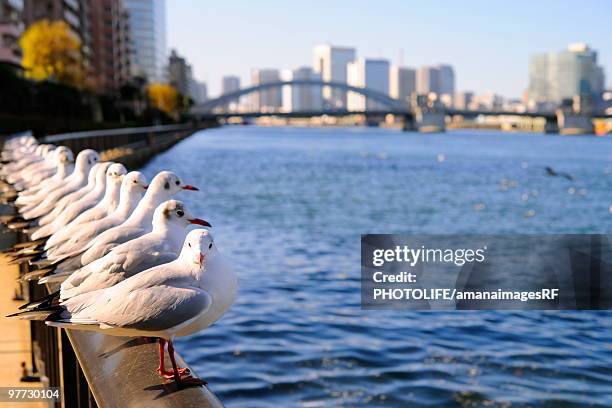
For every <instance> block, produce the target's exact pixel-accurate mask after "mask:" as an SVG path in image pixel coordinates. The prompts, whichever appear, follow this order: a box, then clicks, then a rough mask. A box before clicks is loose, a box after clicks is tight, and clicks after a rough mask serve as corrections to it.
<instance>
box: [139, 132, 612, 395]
mask: <svg viewBox="0 0 612 408" xmlns="http://www.w3.org/2000/svg"><path fill="white" fill-rule="evenodd" d="M545 166H550V167H552V168H554V169H555V170H559V171H565V172H568V173H570V174H572V175H573V176H574V177H575V181H574V182H572V181H568V180H566V179H564V178H561V177H550V176H546V175H545V174H544V167H545ZM166 168H168V169H171V170H174V171H176V172H177V173H178V174H179V175H181V176H182V177H183V179H184V180H185V181H186V182H188V183H191V184H195V185H198V186H200V187H201V188H202V189H203V193H200V194H197V195H196V194H193V193H184V194H183V193H182V194H180V197H179V199H181V200H183V201H185V202H186V203H187V204H188V206H189V208H191V209H192V212H193V213H194V214H197V215H198V216H202V217H205V218H206V219H208V220H210V221H211V222H212V223H213V225H214V226H215V229H214V231H215V238H216V242H217V243H218V245H219V247H220V248H221V250H222V251H223V252H224V253H225V254H227V256H229V257H230V258H231V259H232V260H233V262H234V264H235V265H236V268H237V270H238V273H239V276H240V284H241V289H240V293H239V297H238V300H237V302H236V304H235V305H234V307H233V308H232V309H231V311H230V312H229V313H228V315H226V316H225V317H224V318H223V319H222V320H221V321H220V322H218V323H217V324H216V325H215V326H213V327H211V328H210V329H208V330H206V331H205V332H203V333H200V334H198V335H195V336H192V337H190V338H185V339H182V340H180V341H179V345H178V347H179V349H180V351H181V353H182V354H183V356H184V357H185V358H186V359H187V360H188V361H189V362H190V363H191V364H192V365H193V366H194V367H195V368H196V369H197V372H198V374H200V375H201V376H202V377H203V378H206V379H207V380H208V381H209V383H210V384H211V388H212V389H213V390H214V391H215V392H216V393H217V394H218V395H219V396H220V398H221V399H222V401H223V402H224V403H225V404H226V405H227V406H228V407H277V406H280V407H298V406H303V407H337V406H343V407H344V406H366V405H367V406H398V407H403V406H432V407H433V406H435V407H439V406H449V407H452V406H458V407H477V406H497V407H508V406H512V407H515V406H516V407H522V406H534V405H537V406H546V407H578V406H602V407H603V406H612V364H611V363H612V312H520V313H519V312H493V311H489V312H401V311H368V312H366V311H362V310H361V309H360V306H359V301H360V292H359V279H360V266H359V265H360V260H359V256H360V251H359V236H360V234H363V233H374V232H378V233H392V232H393V233H466V232H472V233H512V232H518V233H542V232H549V233H560V232H561V233H563V232H574V233H580V232H605V233H612V194H611V192H612V138H595V137H555V136H544V135H528V134H517V133H505V134H502V133H496V132H476V131H460V132H459V131H456V132H448V133H446V134H440V135H423V134H417V133H402V132H398V131H392V130H383V129H373V128H355V129H336V128H323V129H309V128H307V129H302V128H258V127H225V128H219V129H214V130H207V131H204V132H201V133H199V134H197V135H195V136H193V137H191V138H189V139H187V140H185V141H183V142H182V143H180V144H178V145H177V146H175V147H174V148H172V149H171V150H169V151H168V152H166V153H164V154H162V155H160V156H158V157H157V158H155V159H154V160H153V161H152V162H150V163H149V164H148V165H147V166H146V167H145V172H146V174H147V175H148V176H149V177H151V176H152V175H154V174H155V173H156V172H157V171H159V170H162V169H166Z"/></svg>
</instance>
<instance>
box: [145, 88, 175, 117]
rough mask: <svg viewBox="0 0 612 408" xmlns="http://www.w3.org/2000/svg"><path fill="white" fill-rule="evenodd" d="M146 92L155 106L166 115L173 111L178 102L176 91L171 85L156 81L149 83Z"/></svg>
mask: <svg viewBox="0 0 612 408" xmlns="http://www.w3.org/2000/svg"><path fill="white" fill-rule="evenodd" d="M148 94H149V100H150V101H151V104H152V105H153V106H154V107H155V108H157V109H159V110H161V111H163V112H165V113H167V114H168V115H172V114H174V113H175V111H176V107H177V103H178V92H177V90H176V89H175V88H174V87H173V86H171V85H167V84H162V83H158V82H156V83H152V84H151V85H149V88H148Z"/></svg>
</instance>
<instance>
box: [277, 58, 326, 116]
mask: <svg viewBox="0 0 612 408" xmlns="http://www.w3.org/2000/svg"><path fill="white" fill-rule="evenodd" d="M299 79H303V80H314V81H320V80H321V74H319V73H316V72H314V70H313V69H312V68H310V67H301V68H297V69H294V70H287V71H286V72H284V75H283V80H284V81H293V80H299ZM322 109H323V96H322V89H321V87H320V86H310V85H294V86H284V87H283V111H285V112H304V111H320V110H322Z"/></svg>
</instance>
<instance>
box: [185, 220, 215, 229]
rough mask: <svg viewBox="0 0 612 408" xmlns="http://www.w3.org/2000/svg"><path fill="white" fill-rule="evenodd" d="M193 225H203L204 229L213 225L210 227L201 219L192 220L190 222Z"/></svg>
mask: <svg viewBox="0 0 612 408" xmlns="http://www.w3.org/2000/svg"><path fill="white" fill-rule="evenodd" d="M188 221H189V222H190V223H191V224H197V225H202V226H204V227H211V228H212V225H210V223H209V222H208V221H206V220H203V219H201V218H193V219H191V220H188Z"/></svg>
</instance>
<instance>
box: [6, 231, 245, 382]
mask: <svg viewBox="0 0 612 408" xmlns="http://www.w3.org/2000/svg"><path fill="white" fill-rule="evenodd" d="M237 289H238V279H237V276H236V274H235V273H234V271H233V269H232V268H231V267H229V265H228V264H227V263H225V262H224V261H223V259H222V258H221V256H220V254H219V253H218V251H217V248H216V247H215V245H214V242H213V239H212V236H211V234H210V233H209V232H208V231H207V230H204V229H196V230H193V231H191V232H190V233H189V234H188V235H187V238H186V240H185V243H184V245H183V249H182V251H181V253H180V255H179V257H178V258H177V259H176V260H174V261H172V262H169V263H166V264H163V265H159V266H156V267H153V268H151V269H148V270H146V271H143V272H141V273H139V274H137V275H135V276H132V277H131V278H128V279H126V280H124V281H122V282H120V283H118V284H116V285H115V286H113V287H110V288H107V289H99V290H96V291H93V292H88V293H84V294H82V295H79V296H76V297H73V298H71V299H69V300H67V301H66V302H63V303H62V304H60V305H56V306H51V307H47V308H41V309H38V310H27V311H25V312H20V313H16V314H14V315H13V316H19V317H21V318H26V319H44V320H46V321H47V322H46V323H47V324H48V325H51V326H57V327H62V328H66V329H76V330H89V331H96V332H100V333H104V334H109V335H114V336H137V337H141V336H145V337H158V338H159V339H160V366H159V368H158V372H159V373H160V374H161V375H162V376H165V377H169V376H172V377H174V380H175V381H176V383H177V386H179V387H182V386H184V385H202V384H205V382H204V381H202V380H200V379H198V378H195V377H192V376H190V375H187V376H184V375H182V374H185V372H184V371H183V372H181V370H180V369H179V367H178V366H177V364H176V359H175V356H174V345H173V341H174V338H175V337H176V336H186V335H190V334H193V333H196V332H198V331H201V330H203V329H205V328H207V327H209V326H210V325H212V324H213V323H214V322H216V321H217V320H219V319H220V318H221V317H222V316H223V315H224V314H225V313H226V312H227V310H228V309H229V308H230V306H231V305H232V304H233V302H234V299H235V297H236V292H237ZM166 342H168V354H169V355H170V361H171V362H172V371H169V370H166V369H165V366H164V355H163V351H164V348H163V347H164V344H165V343H166Z"/></svg>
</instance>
